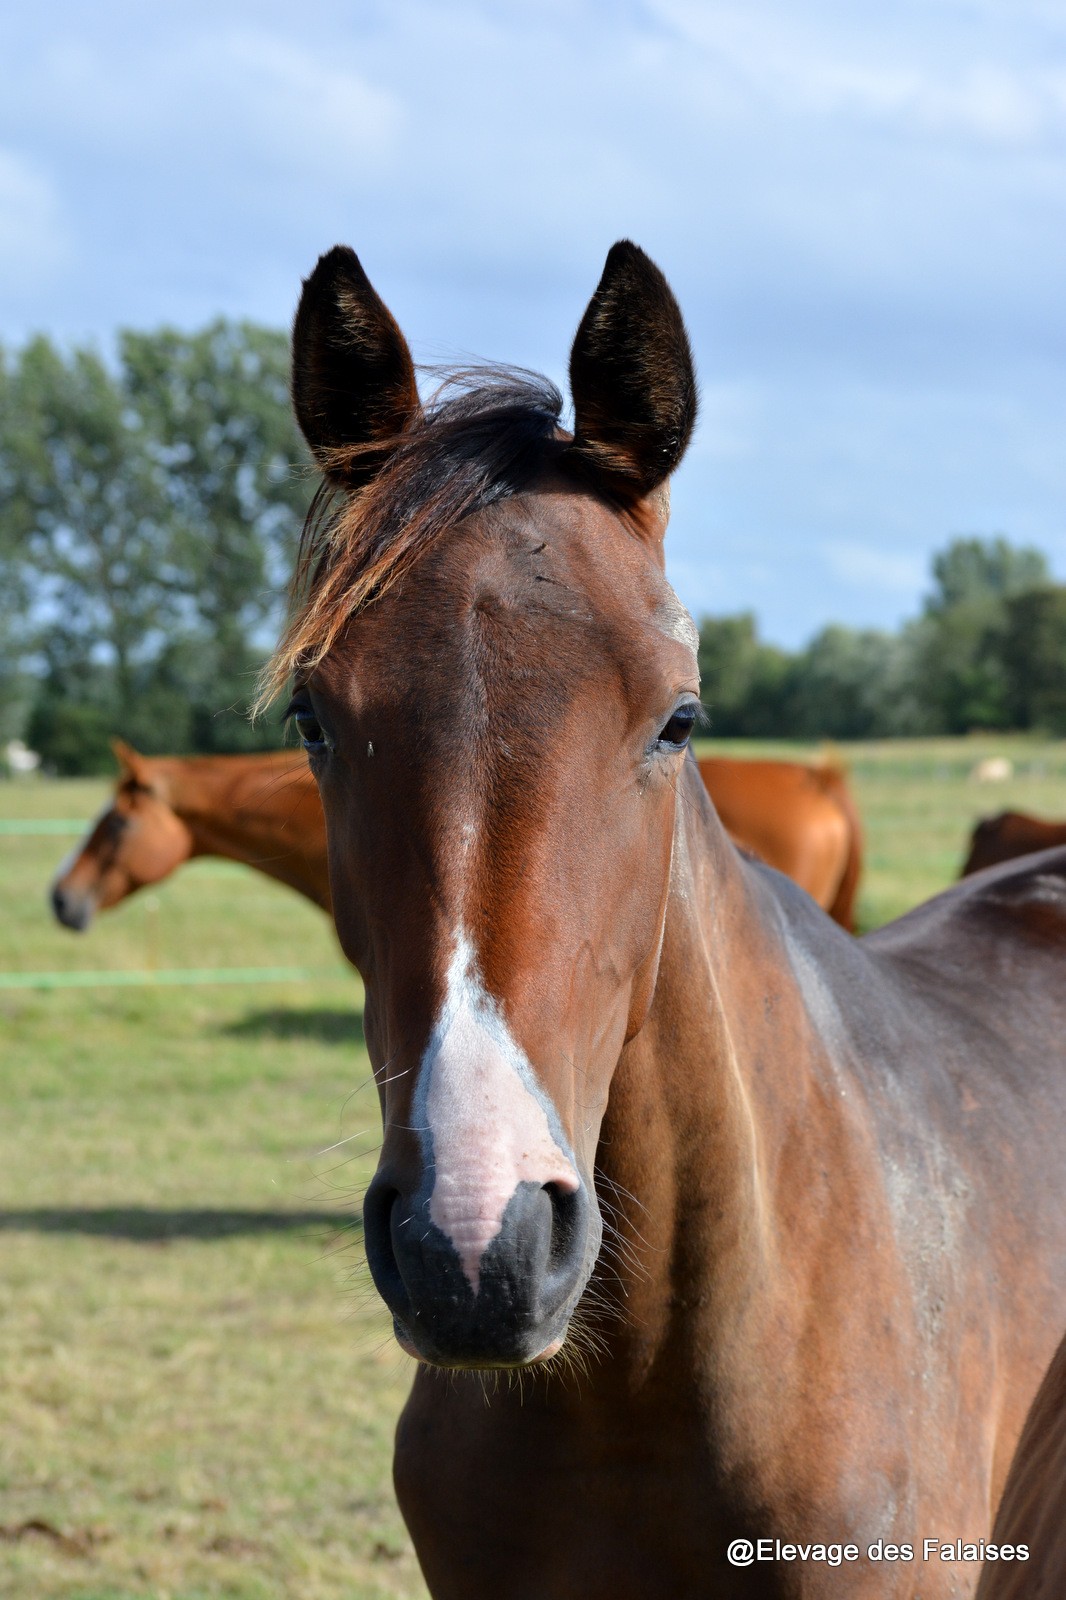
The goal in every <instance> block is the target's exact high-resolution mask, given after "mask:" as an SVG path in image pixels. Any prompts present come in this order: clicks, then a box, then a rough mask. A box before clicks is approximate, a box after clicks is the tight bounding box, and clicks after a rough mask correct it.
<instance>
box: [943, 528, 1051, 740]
mask: <svg viewBox="0 0 1066 1600" xmlns="http://www.w3.org/2000/svg"><path fill="white" fill-rule="evenodd" d="M933 580H934V588H933V592H932V594H931V595H930V596H929V597H928V599H927V600H926V604H925V611H924V615H923V616H922V618H921V619H920V620H919V622H918V623H917V624H916V626H915V630H914V651H915V669H916V676H917V680H918V682H920V683H921V684H922V686H923V694H924V698H925V701H926V704H927V706H928V708H929V711H930V714H931V717H932V721H933V724H934V726H935V728H936V730H937V731H943V732H945V733H966V732H968V731H969V730H970V729H971V728H1005V727H1009V726H1010V725H1011V723H1012V721H1013V717H1012V713H1011V707H1010V705H1009V687H1008V675H1007V671H1006V667H1005V664H1004V656H1003V645H1004V635H1005V629H1006V626H1007V605H1008V602H1009V601H1010V600H1011V598H1012V597H1014V596H1016V595H1019V594H1024V593H1026V592H1027V591H1028V590H1031V589H1034V588H1038V587H1040V586H1043V585H1046V584H1047V583H1048V582H1049V574H1048V566H1047V560H1046V558H1045V557H1044V555H1043V554H1042V553H1041V552H1040V551H1039V550H1035V549H1032V548H1031V547H1018V546H1014V545H1011V544H1010V543H1009V542H1008V541H1007V540H1006V539H1004V538H1003V537H1002V536H997V537H996V538H994V539H976V538H967V539H954V540H952V542H951V544H949V545H948V546H947V547H946V549H944V550H942V551H940V552H939V553H938V554H937V555H936V556H935V557H934V558H933Z"/></svg>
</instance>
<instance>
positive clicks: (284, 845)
mask: <svg viewBox="0 0 1066 1600" xmlns="http://www.w3.org/2000/svg"><path fill="white" fill-rule="evenodd" d="M113 748H114V751H115V754H116V756H117V757H118V761H119V768H120V770H119V777H118V782H117V783H116V785H115V793H114V796H113V798H112V800H111V804H110V805H109V806H108V807H107V808H106V809H105V810H104V812H103V813H102V815H101V816H100V817H99V819H98V820H97V821H96V822H95V823H94V824H93V825H92V827H91V828H90V830H89V833H88V836H87V837H86V839H85V840H84V842H83V843H82V844H81V845H80V846H78V848H77V849H76V850H75V852H74V854H73V856H72V858H69V859H68V861H67V862H66V863H65V864H64V865H63V866H61V867H60V869H59V871H58V873H57V874H56V876H55V879H54V880H53V882H52V887H51V902H52V909H53V911H54V912H55V914H56V916H57V918H58V919H59V921H60V922H62V923H63V924H64V925H65V926H66V927H68V928H74V929H76V930H77V931H79V932H81V931H83V930H84V929H85V928H86V927H88V925H89V922H90V921H91V919H92V917H93V914H94V913H95V912H96V911H106V910H108V909H109V908H110V907H111V906H115V905H118V904H119V903H120V902H121V901H122V900H124V899H125V898H126V896H127V895H130V894H133V893H135V891H136V890H138V889H144V888H147V887H148V885H150V884H153V883H159V882H160V881H161V880H162V879H163V878H166V877H168V876H169V875H170V873H172V872H173V871H175V869H176V868H178V867H180V866H181V865H182V864H183V863H184V862H186V861H191V860H193V859H194V858H195V857H197V856H222V857H224V858H225V859H226V860H229V861H241V862H244V863H246V864H247V865H248V866H250V867H255V868H257V869H258V871H260V872H264V873H266V875H267V877H269V878H275V879H276V880H277V881H278V882H280V883H285V884H288V886H289V888H290V889H295V890H296V892H297V893H298V894H302V895H306V897H307V898H308V899H309V900H313V901H314V903H315V905H317V906H321V907H322V909H323V910H325V911H328V910H329V875H328V872H327V870H326V841H325V830H324V827H323V822H322V807H321V806H320V804H319V800H318V793H317V791H316V789H315V786H314V783H313V781H309V775H308V772H307V762H306V758H305V757H304V755H303V752H302V751H300V750H276V751H268V752H266V753H265V754H263V755H247V756H142V755H141V754H140V753H139V752H138V751H136V750H132V749H131V748H130V746H129V745H127V744H123V743H122V741H121V740H119V739H116V740H115V741H114V743H113Z"/></svg>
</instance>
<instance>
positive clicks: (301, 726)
mask: <svg viewBox="0 0 1066 1600" xmlns="http://www.w3.org/2000/svg"><path fill="white" fill-rule="evenodd" d="M293 719H294V721H295V723H296V731H297V733H298V734H299V735H300V738H301V739H302V740H303V746H304V749H305V750H325V749H327V748H328V747H329V740H328V739H327V738H326V736H325V734H324V733H323V731H322V724H321V723H320V722H319V720H318V718H317V717H316V716H315V714H314V712H313V711H312V710H311V708H310V706H297V707H296V709H295V711H294V712H293Z"/></svg>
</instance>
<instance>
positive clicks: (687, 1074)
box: [263, 243, 1066, 1600]
mask: <svg viewBox="0 0 1066 1600" xmlns="http://www.w3.org/2000/svg"><path fill="white" fill-rule="evenodd" d="M570 377H571V390H572V395H573V405H574V427H573V433H572V434H570V433H567V432H564V431H563V429H562V428H561V427H560V424H559V414H560V409H561V400H560V396H559V395H558V393H557V392H556V391H555V390H554V388H553V386H552V385H550V384H548V383H546V382H545V381H543V380H536V379H533V378H532V377H530V375H528V374H525V375H522V374H512V375H510V376H508V375H506V374H504V373H502V372H501V371H499V370H498V369H489V371H488V372H487V373H486V374H485V375H484V378H483V382H481V383H480V384H478V382H477V380H476V377H473V376H470V377H468V381H467V383H466V385H465V386H463V387H460V388H458V389H452V390H450V391H449V390H445V391H444V392H443V394H441V395H438V397H437V399H436V400H435V401H434V402H432V403H431V404H430V405H429V406H428V407H426V408H423V406H422V405H421V403H420V400H419V396H418V390H417V387H416V381H415V372H414V368H413V365H412V361H411V357H410V354H409V351H408V347H407V344H406V342H405V340H404V338H403V336H402V334H401V333H400V330H399V328H398V327H397V325H396V323H395V321H394V320H393V318H392V316H391V315H390V313H389V312H388V311H387V309H386V308H385V306H384V304H383V303H382V301H381V300H380V299H379V298H378V296H377V294H376V293H375V291H374V289H373V288H372V287H371V285H370V283H369V281H368V279H367V277H366V275H365V273H364V272H363V270H362V267H361V266H360V264H359V262H358V260H357V258H356V257H355V255H354V254H353V253H352V252H351V251H350V250H347V249H344V248H340V247H338V248H336V249H334V250H332V251H331V252H330V253H329V254H328V255H326V256H324V257H323V258H322V259H321V261H320V262H319V264H318V266H317V267H316V269H315V271H314V272H313V273H312V275H311V277H310V278H309V279H308V281H307V283H306V284H305V286H304V291H303V296H302V299H301V302H300V307H299V310H298V313H297V316H296V322H295V327H294V335H293V393H294V402H295V407H296V413H297V418H298V420H299V422H300V425H301V427H302V429H303V431H304V433H305V435H306V437H307V439H308V442H309V443H310V445H311V448H312V450H313V451H314V453H315V456H316V458H317V460H318V462H319V463H320V465H321V467H322V469H323V474H324V479H323V488H322V490H321V492H320V496H319V497H318V499H317V502H316V504H315V506H314V507H313V509H312V513H311V515H310V517H309V519H308V525H307V529H306V531H305V535H304V543H303V548H302V556H301V561H300V563H299V570H298V573H297V578H296V589H295V594H296V601H295V606H294V612H293V616H292V620H291V622H290V625H289V628H288V630H287V633H286V635H285V637H284V639H283V641H282V643H281V645H280V647H279V650H278V652H277V655H276V657H275V661H274V663H273V667H272V671H271V673H270V675H269V677H268V679H267V680H266V682H265V684H264V690H263V693H264V697H266V696H268V695H269V694H270V693H271V692H274V691H275V690H277V689H279V688H280V687H281V686H282V685H283V684H284V683H285V682H286V681H288V680H289V678H290V675H291V679H292V683H293V697H292V701H291V706H290V710H291V712H292V715H293V716H294V717H295V719H296V724H297V727H298V729H299V731H300V733H301V736H302V738H303V741H304V743H305V746H306V748H307V751H308V753H309V757H310V763H311V767H312V770H313V771H314V773H315V775H316V778H317V780H318V785H319V791H320V793H321V796H322V802H323V809H324V811H325V817H326V832H327V837H328V845H329V870H330V884H331V888H332V894H333V905H334V914H335V918H336V922H337V926H338V930H339V933H340V937H341V941H342V944H343V946H344V949H345V952H346V954H347V955H348V956H349V958H350V959H351V960H352V961H353V962H354V963H355V965H356V966H357V967H358V968H359V969H360V971H361V972H362V974H363V977H364V979H365V984H366V1011H365V1030H366V1038H367V1044H368V1047H369V1050H370V1054H371V1059H372V1061H373V1064H374V1069H375V1073H376V1076H377V1079H378V1083H379V1089H380V1095H381V1100H382V1106H383V1120H384V1140H383V1145H382V1149H381V1154H380V1160H379V1164H378V1167H377V1171H376V1174H375V1176H374V1179H373V1181H372V1183H371V1185H370V1188H369V1190H368V1192H367V1195H366V1201H365V1207H364V1228H365V1237H366V1248H367V1256H368V1260H369V1264H370V1269H371V1272H372V1275H373V1278H374V1281H375V1283H376V1284H377V1287H378V1289H379V1291H380V1293H381V1295H382V1297H383V1298H384V1300H385V1302H386V1304H387V1306H388V1307H389V1309H390V1311H391V1313H392V1316H393V1320H394V1327H395V1331H396V1336H397V1338H398V1340H399V1342H400V1344H401V1346H402V1347H403V1348H404V1349H405V1350H406V1351H408V1352H409V1353H410V1354H412V1355H413V1356H415V1357H416V1358H417V1360H418V1363H419V1365H418V1368H417V1370H416V1374H415V1378H414V1385H413V1389H412V1393H411V1396H410V1399H409V1401H408V1403H407V1406H406V1408H405V1410H404V1413H403V1416H402V1418H401V1421H400V1423H399V1428H398V1434H397V1446H396V1458H395V1481H396V1488H397V1492H398V1496H399V1501H400V1505H401V1508H402V1511H403V1514H404V1517H405V1519H406V1521H407V1525H408V1527H409V1529H410V1531H411V1534H412V1537H413V1539H414V1543H415V1547H416V1549H417V1552H418V1556H419V1559H420V1561H421V1563H422V1567H423V1570H424V1572H425V1575H426V1579H427V1582H428V1585H429V1588H430V1591H431V1593H432V1594H433V1595H434V1596H435V1597H436V1600H500V1597H501V1596H506V1597H507V1600H573V1597H574V1596H575V1595H581V1596H582V1597H584V1600H646V1597H648V1596H652V1595H654V1596H656V1597H685V1600H691V1597H693V1596H710V1595H714V1596H725V1597H730V1596H738V1597H739V1596H746V1597H751V1596H760V1597H767V1596H786V1595H787V1596H793V1597H794V1596H805V1597H812V1596H831V1595H832V1596H836V1595H840V1594H842V1593H847V1594H849V1595H861V1596H864V1597H868V1596H899V1597H903V1596H913V1595H914V1594H915V1593H920V1594H921V1595H922V1600H946V1597H947V1596H957V1595H962V1594H967V1593H970V1592H972V1587H973V1583H974V1574H973V1572H972V1571H970V1570H968V1569H964V1568H957V1567H953V1566H949V1565H947V1564H940V1565H939V1566H938V1565H937V1564H933V1565H931V1566H928V1567H925V1568H923V1569H922V1572H921V1574H920V1582H919V1583H917V1584H916V1582H915V1577H914V1573H913V1569H911V1568H908V1567H906V1566H901V1565H900V1564H899V1563H893V1562H885V1561H881V1562H878V1561H877V1560H876V1559H871V1558H869V1556H868V1550H869V1546H870V1543H871V1542H872V1541H874V1540H877V1539H879V1538H880V1539H884V1540H889V1541H894V1542H902V1541H908V1540H911V1541H913V1540H914V1539H920V1538H921V1537H922V1536H923V1535H925V1534H928V1533H930V1532H940V1531H941V1530H943V1535H942V1536H943V1537H945V1538H946V1537H948V1535H949V1533H957V1534H959V1535H961V1534H963V1533H965V1534H966V1535H968V1536H972V1537H979V1536H980V1535H982V1534H986V1533H987V1530H988V1529H989V1527H990V1524H991V1517H992V1508H993V1506H994V1505H995V1502H996V1499H997V1496H998V1493H999V1489H1000V1487H1001V1485H1002V1482H1003V1478H1004V1475H1005V1472H1006V1469H1007V1464H1008V1462H1009V1460H1010V1456H1011V1452H1012V1450H1013V1448H1014V1444H1015V1442H1016V1439H1017V1436H1018V1432H1019V1429H1020V1427H1021V1423H1022V1419H1023V1417H1024V1415H1025V1412H1026V1410H1027V1408H1028V1405H1029V1402H1030V1401H1031V1399H1032V1396H1033V1394H1034V1392H1035V1390H1036V1388H1037V1385H1038V1383H1039V1381H1040V1378H1041V1375H1042V1373H1043V1370H1044V1368H1045V1367H1046V1365H1047V1362H1048V1360H1049V1359H1050V1356H1051V1352H1052V1350H1053V1348H1054V1346H1055V1343H1056V1339H1057V1335H1058V1330H1059V1329H1060V1328H1061V1327H1062V1326H1063V1324H1064V1322H1066V1171H1064V1166H1063V1160H1062V1149H1063V1142H1064V1138H1066V1071H1064V1070H1063V1065H1064V1064H1063V1040H1064V1038H1066V984H1064V983H1063V981H1062V960H1063V948H1064V936H1066V853H1063V854H1061V855H1058V856H1055V857H1046V856H1045V857H1042V858H1041V865H1040V867H1039V869H1033V868H1030V867H1028V866H1025V865H1023V866H1021V867H1010V868H1007V869H1000V870H999V872H998V874H985V875H984V876H983V877H981V878H978V879H972V880H970V881H969V882H967V883H966V884H963V885H957V886H955V887H954V888H953V889H950V890H949V891H948V892H947V893H946V894H943V895H941V896H939V897H938V898H937V899H935V900H933V901H931V902H930V903H929V904H928V905H926V906H924V907H921V908H920V909H919V910H917V911H915V912H912V913H910V915H908V916H907V917H904V918H902V919H901V920H900V921H899V922H897V923H895V924H892V925H891V926H889V927H887V928H884V929H882V930H880V931H879V932H878V933H875V934H872V935H870V936H868V937H867V938H866V939H864V940H860V941H856V940H853V939H850V938H848V937H846V936H845V935H844V934H843V933H842V931H841V930H840V929H839V928H837V927H836V926H834V924H833V923H832V922H831V921H830V920H829V919H828V918H827V917H824V916H822V915H821V914H820V913H819V912H818V911H817V910H816V908H815V907H814V906H813V905H812V903H811V901H810V899H809V898H808V897H807V896H806V895H804V894H802V893H800V892H799V891H798V890H797V889H796V888H795V886H794V885H793V884H791V883H790V882H789V881H788V879H786V878H784V877H781V876H780V875H778V874H776V873H773V872H769V871H768V870H766V869H765V868H764V867H762V866H760V865H759V864H757V863H753V862H750V861H748V860H746V859H744V858H743V857H742V856H741V855H740V854H738V852H737V850H736V849H735V847H734V846H733V845H732V843H731V842H730V840H729V838H728V836H727V834H726V833H725V830H724V829H723V828H722V826H721V823H720V821H719V819H718V817H717V815H716V813H715V811H714V808H713V806H712V804H711V802H710V800H709V799H708V796H707V793H706V791H705V789H704V786H703V784H702V783H701V782H700V779H699V773H698V771H697V768H696V764H695V762H694V761H693V760H692V759H691V757H690V756H689V755H688V754H687V753H686V746H687V744H688V741H689V736H690V733H691V730H692V728H693V725H694V722H695V719H696V714H697V712H696V708H697V694H698V690H699V683H698V678H697V666H696V645H697V637H696V631H695V628H694V626H693V624H692V622H691V620H690V618H689V617H688V615H687V613H686V612H685V611H684V609H683V607H682V606H681V605H680V603H679V601H678V600H677V598H676V596H675V595H674V593H673V591H672V590H671V588H670V586H669V584H668V583H667V581H666V578H665V576H664V570H663V537H664V534H665V531H666V522H667V514H668V496H667V488H666V485H667V480H668V478H669V475H670V473H671V472H672V471H673V469H674V468H675V467H676V466H677V464H678V462H679V461H680V459H681V456H682V454H683V452H684V449H685V446H686V444H687V441H688V438H689V434H690V431H691V428H692V424H693V419H694V414H695V405H696V389H695V379H694V374H693V368H692V362H691V356H690V353H689V347H688V341H687V338H686V334H685V330H684V326H683V323H682V320H681V314H680V312H679V310H678V308H677V305H676V302H675V301H674V298H673V295H672V294H671V292H670V289H669V287H668V285H667V283H666V280H665V279H664V278H663V276H662V274H661V273H660V272H659V271H658V269H657V268H656V267H655V266H654V265H653V264H652V263H651V261H649V259H648V258H647V257H646V256H645V255H644V254H643V253H642V252H641V251H640V250H638V249H637V248H636V247H635V246H633V245H631V244H629V243H621V244H618V245H616V246H614V248H613V249H612V250H611V252H610V254H609V256H608V258H607V263H606V266H605V269H604V272H603V276H602V278H601V281H600V284H599V286H598V288H597V290H596V292H595V294H594V296H593V298H592V301H591V303H590V305H589V307H588V309H587V310H586V312H585V315H584V317H583V319H582V321H581V324H580V326H579V328H578V331H577V334H576V337H575V341H574V345H573V349H572V352H571V357H570ZM1020 1308H1021V1309H1020ZM486 1370H487V1371H488V1372H489V1373H492V1372H494V1371H495V1372H496V1373H497V1374H498V1375H499V1376H497V1378H495V1379H493V1380H492V1381H490V1380H489V1379H487V1378H486V1376H485V1373H486ZM775 1537H776V1538H780V1539H782V1540H785V1541H803V1542H804V1544H805V1545H806V1546H808V1547H809V1546H811V1545H812V1544H814V1545H816V1546H817V1545H821V1546H822V1549H821V1556H819V1551H818V1549H817V1548H816V1549H815V1550H814V1551H811V1549H810V1548H808V1549H807V1552H806V1557H805V1558H801V1557H799V1556H798V1555H797V1553H796V1551H795V1550H793V1551H792V1555H791V1559H789V1558H788V1556H787V1555H782V1557H781V1559H780V1560H779V1561H778V1560H775V1559H773V1557H774V1547H773V1545H772V1541H773V1539H774V1538H775ZM734 1538H736V1539H756V1538H763V1539H766V1540H768V1541H771V1544H770V1546H769V1547H767V1546H763V1547H761V1549H760V1550H759V1551H757V1552H756V1560H755V1562H754V1564H753V1566H752V1567H751V1568H748V1567H736V1566H733V1565H731V1564H730V1561H729V1560H728V1559H727V1546H728V1545H729V1542H730V1541H731V1540H733V1539H734ZM839 1541H850V1542H851V1544H852V1545H853V1547H854V1550H855V1555H854V1558H852V1557H851V1555H850V1554H849V1555H848V1557H847V1564H846V1565H845V1567H844V1569H843V1571H841V1570H839V1569H838V1568H837V1567H835V1566H833V1565H832V1564H831V1563H832V1561H833V1559H834V1557H833V1554H832V1553H831V1551H829V1550H827V1549H826V1548H825V1547H826V1546H828V1545H830V1544H831V1542H839ZM768 1548H769V1559H763V1553H764V1552H766V1551H767V1549H768ZM745 1554H746V1552H745V1550H744V1548H743V1547H740V1549H739V1551H738V1550H737V1549H734V1551H733V1559H734V1560H744V1559H745ZM838 1558H839V1559H840V1560H842V1561H843V1560H844V1559H845V1558H844V1557H843V1556H842V1555H839V1553H838Z"/></svg>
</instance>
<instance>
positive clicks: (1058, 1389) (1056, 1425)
mask: <svg viewBox="0 0 1066 1600" xmlns="http://www.w3.org/2000/svg"><path fill="white" fill-rule="evenodd" d="M992 1540H993V1542H994V1543H995V1544H996V1546H997V1555H996V1558H995V1559H994V1560H987V1561H986V1562H985V1566H984V1570H983V1572H982V1574H981V1582H980V1584H979V1585H978V1589H977V1597H978V1600H1062V1597H1063V1596H1064V1595H1066V1339H1064V1340H1063V1342H1062V1343H1061V1344H1060V1345H1059V1348H1058V1350H1057V1351H1056V1352H1055V1359H1054V1360H1053V1361H1052V1363H1051V1366H1050V1367H1049V1368H1048V1372H1047V1376H1046V1377H1045V1379H1044V1381H1043V1383H1042V1384H1041V1386H1040V1390H1039V1393H1038V1394H1037V1397H1036V1399H1035V1400H1034V1401H1033V1405H1032V1409H1031V1410H1030V1412H1029V1415H1028V1417H1027V1418H1026V1419H1025V1427H1024V1428H1023V1429H1022V1436H1021V1438H1020V1439H1019V1441H1018V1448H1017V1450H1016V1451H1015V1453H1014V1460H1013V1462H1012V1463H1011V1469H1010V1474H1009V1476H1008V1478H1007V1487H1006V1488H1005V1489H1004V1491H1003V1499H1002V1500H1001V1501H1000V1505H999V1510H998V1511H997V1513H996V1521H995V1526H994V1527H993V1529H992ZM1004 1545H1009V1546H1011V1547H1012V1548H1013V1549H1015V1550H1016V1549H1017V1547H1018V1546H1019V1545H1024V1546H1025V1549H1026V1551H1027V1555H1028V1559H1027V1560H1025V1561H1018V1560H1010V1561H1004V1560H1002V1559H1000V1557H999V1554H998V1550H999V1549H1001V1548H1002V1547H1003V1546H1004Z"/></svg>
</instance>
